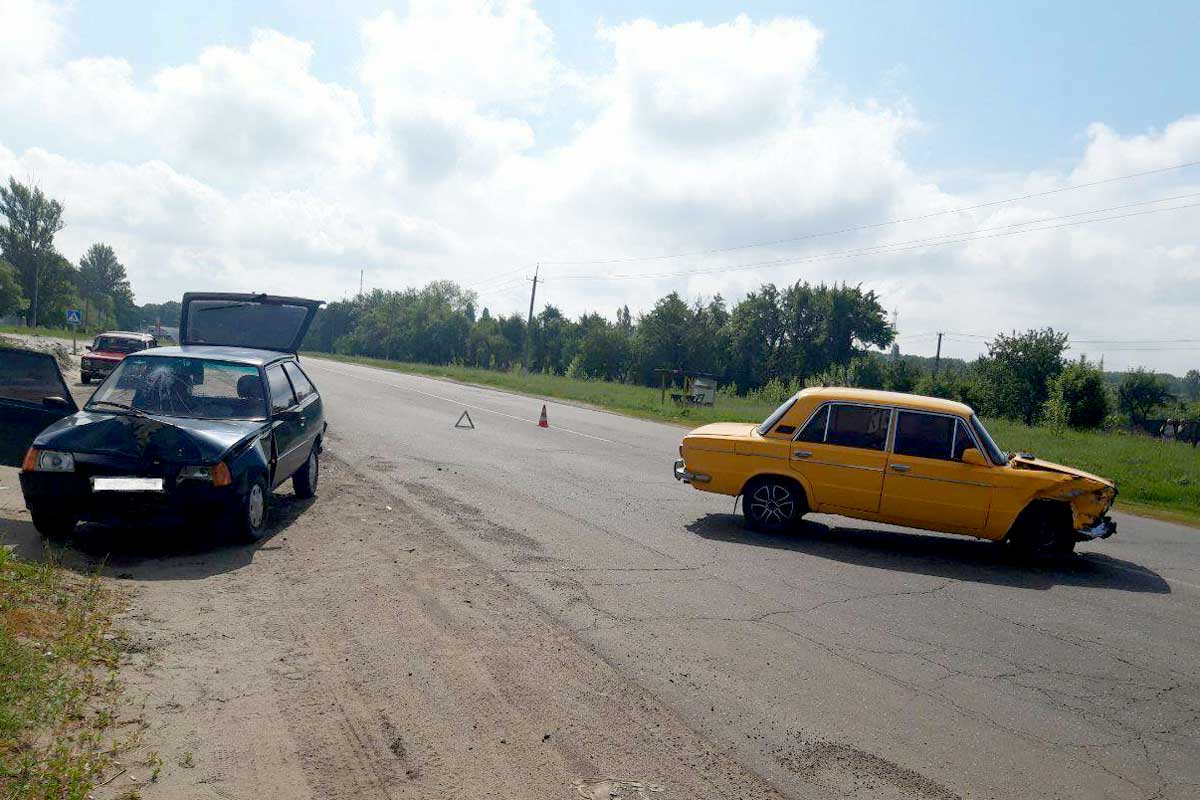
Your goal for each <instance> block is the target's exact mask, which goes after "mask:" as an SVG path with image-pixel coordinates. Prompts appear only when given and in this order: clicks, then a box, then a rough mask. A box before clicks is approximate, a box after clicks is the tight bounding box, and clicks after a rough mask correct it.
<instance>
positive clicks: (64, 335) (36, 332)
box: [0, 325, 86, 339]
mask: <svg viewBox="0 0 1200 800" xmlns="http://www.w3.org/2000/svg"><path fill="white" fill-rule="evenodd" d="M0 333H19V334H22V335H24V336H52V337H54V338H56V339H70V338H71V329H70V328H43V327H41V326H39V327H37V328H26V327H25V326H24V325H0ZM79 335H80V336H81V337H83V336H85V335H86V334H83V333H81V334H79Z"/></svg>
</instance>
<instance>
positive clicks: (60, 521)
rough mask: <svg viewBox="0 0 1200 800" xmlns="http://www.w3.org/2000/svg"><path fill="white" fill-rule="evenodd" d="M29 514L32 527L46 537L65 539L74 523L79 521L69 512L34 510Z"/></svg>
mask: <svg viewBox="0 0 1200 800" xmlns="http://www.w3.org/2000/svg"><path fill="white" fill-rule="evenodd" d="M30 516H31V517H32V518H33V527H34V528H36V529H37V532H38V533H40V534H41V535H42V536H45V537H46V538H47V539H66V538H67V537H68V536H70V535H71V533H72V532H73V531H74V530H75V525H76V524H78V522H79V520H78V519H77V518H76V517H73V516H71V515H70V514H56V513H54V512H46V511H34V512H32V513H31V514H30Z"/></svg>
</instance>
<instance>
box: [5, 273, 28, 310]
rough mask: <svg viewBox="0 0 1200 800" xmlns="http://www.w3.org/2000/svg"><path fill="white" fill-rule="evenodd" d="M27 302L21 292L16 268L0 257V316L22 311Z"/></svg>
mask: <svg viewBox="0 0 1200 800" xmlns="http://www.w3.org/2000/svg"><path fill="white" fill-rule="evenodd" d="M28 302H29V301H28V300H26V299H25V295H24V294H22V293H21V282H20V280H19V279H18V278H17V270H16V268H15V267H13V265H12V264H9V263H8V262H7V261H4V260H3V259H0V316H3V315H5V314H12V313H20V312H22V311H24V310H25V304H26V303H28Z"/></svg>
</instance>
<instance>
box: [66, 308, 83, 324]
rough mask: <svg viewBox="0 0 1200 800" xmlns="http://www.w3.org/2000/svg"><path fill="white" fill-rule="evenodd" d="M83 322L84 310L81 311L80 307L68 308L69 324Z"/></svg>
mask: <svg viewBox="0 0 1200 800" xmlns="http://www.w3.org/2000/svg"><path fill="white" fill-rule="evenodd" d="M81 322H83V312H82V311H80V310H79V309H78V308H68V309H67V324H68V325H78V324H80V323H81Z"/></svg>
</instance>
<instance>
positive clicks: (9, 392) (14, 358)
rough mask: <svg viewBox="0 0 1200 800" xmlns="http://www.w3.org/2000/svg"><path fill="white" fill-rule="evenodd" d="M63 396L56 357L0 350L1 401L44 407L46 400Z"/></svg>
mask: <svg viewBox="0 0 1200 800" xmlns="http://www.w3.org/2000/svg"><path fill="white" fill-rule="evenodd" d="M62 396H63V383H62V378H61V377H60V376H59V372H58V367H56V366H55V364H54V359H53V357H51V356H48V355H46V354H45V353H29V352H24V351H21V350H0V397H3V398H4V399H6V400H20V401H22V402H25V403H36V404H38V405H41V402H42V400H43V399H44V398H47V397H62ZM64 399H65V398H64Z"/></svg>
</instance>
